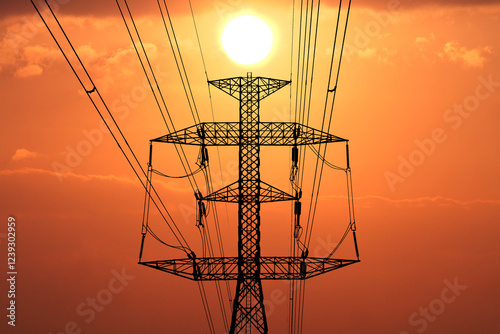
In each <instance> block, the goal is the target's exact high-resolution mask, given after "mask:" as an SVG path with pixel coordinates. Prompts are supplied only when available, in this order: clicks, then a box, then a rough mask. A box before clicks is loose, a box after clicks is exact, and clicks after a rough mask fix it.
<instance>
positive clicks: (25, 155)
mask: <svg viewBox="0 0 500 334" xmlns="http://www.w3.org/2000/svg"><path fill="white" fill-rule="evenodd" d="M36 156H38V153H36V152H31V151H28V150H27V149H25V148H20V149H18V150H16V153H14V155H13V156H12V157H11V159H12V160H13V161H19V160H24V159H29V158H35V157H36Z"/></svg>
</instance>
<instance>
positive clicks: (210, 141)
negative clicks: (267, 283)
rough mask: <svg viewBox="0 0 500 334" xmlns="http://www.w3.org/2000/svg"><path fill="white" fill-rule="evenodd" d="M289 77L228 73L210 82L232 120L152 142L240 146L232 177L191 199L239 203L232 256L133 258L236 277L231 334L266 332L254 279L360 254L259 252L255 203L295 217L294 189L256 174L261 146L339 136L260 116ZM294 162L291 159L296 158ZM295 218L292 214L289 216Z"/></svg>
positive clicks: (198, 276) (300, 273)
mask: <svg viewBox="0 0 500 334" xmlns="http://www.w3.org/2000/svg"><path fill="white" fill-rule="evenodd" d="M289 83H290V81H286V80H279V79H271V78H264V77H253V76H252V73H250V72H249V73H247V76H246V77H233V78H227V79H220V80H213V81H209V84H211V85H213V86H215V87H217V88H218V89H220V90H222V91H223V92H225V93H227V94H228V95H230V96H232V97H233V98H235V99H237V100H238V101H239V103H240V108H239V109H240V110H239V122H209V123H199V124H196V125H194V126H191V127H189V128H185V129H183V130H179V131H176V132H173V133H170V134H167V135H165V136H162V137H159V138H156V139H153V140H152V142H162V143H173V144H187V145H200V146H201V147H202V148H205V147H207V146H238V147H239V178H238V180H237V181H236V182H234V183H232V184H229V185H228V186H226V187H223V188H222V189H219V190H217V191H215V192H213V193H211V194H208V195H206V196H201V194H199V195H197V200H198V202H199V203H200V202H202V201H218V202H232V203H238V256H237V257H205V258H197V257H196V255H195V254H194V253H192V254H191V255H190V256H189V258H187V259H186V258H185V259H174V260H158V261H145V262H142V261H141V262H139V263H140V264H142V265H145V266H149V267H152V268H155V269H159V270H162V271H165V272H168V273H171V274H174V275H178V276H181V277H185V278H189V279H193V280H202V281H208V280H236V294H235V297H234V301H233V313H232V318H231V327H230V331H229V333H230V334H236V333H251V332H252V331H253V330H255V331H256V333H268V326H267V320H266V312H265V308H264V296H263V292H262V282H261V280H263V279H267V280H302V279H306V278H310V277H313V276H317V275H320V274H323V273H326V272H329V271H332V270H334V269H338V268H341V267H344V266H346V265H349V264H353V263H355V262H358V261H359V260H348V259H332V258H317V257H309V256H308V254H307V251H304V252H303V253H302V256H299V257H294V256H289V257H263V256H261V252H260V205H261V203H265V202H277V201H295V203H296V204H295V215H296V216H297V217H299V216H300V197H301V193H300V191H298V190H297V191H295V193H294V194H288V193H286V192H284V191H282V190H280V189H277V188H276V187H273V186H272V185H270V184H268V183H266V182H264V181H262V180H261V179H260V147H261V146H264V145H265V146H292V157H294V158H293V159H296V157H297V146H299V145H311V144H319V143H332V142H342V141H344V142H346V141H347V140H346V139H343V138H340V137H337V136H334V135H331V134H328V133H325V132H322V131H320V130H317V129H313V128H311V127H308V126H306V125H303V124H299V123H296V122H261V121H260V115H259V107H260V101H262V100H263V99H264V98H266V97H268V96H269V95H271V94H273V93H275V92H276V91H278V90H279V89H281V88H283V87H285V86H286V85H288V84H289ZM295 161H296V160H295ZM296 221H298V219H297V220H296Z"/></svg>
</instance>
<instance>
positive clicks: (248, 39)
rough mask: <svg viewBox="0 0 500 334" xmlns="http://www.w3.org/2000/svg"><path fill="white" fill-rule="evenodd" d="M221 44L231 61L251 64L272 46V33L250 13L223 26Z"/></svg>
mask: <svg viewBox="0 0 500 334" xmlns="http://www.w3.org/2000/svg"><path fill="white" fill-rule="evenodd" d="M222 46H223V48H224V51H226V53H227V55H228V56H229V58H231V59H232V60H233V61H235V62H237V63H239V64H242V65H251V64H255V63H258V62H259V61H261V60H263V59H264V58H265V57H266V56H267V55H268V54H269V52H270V51H271V47H272V46H273V34H272V32H271V29H269V27H268V26H267V24H266V23H265V22H264V21H262V20H261V19H259V18H257V17H255V16H251V15H244V16H239V17H237V18H234V19H233V20H231V21H230V22H229V23H228V24H227V25H226V27H225V28H224V31H223V33H222Z"/></svg>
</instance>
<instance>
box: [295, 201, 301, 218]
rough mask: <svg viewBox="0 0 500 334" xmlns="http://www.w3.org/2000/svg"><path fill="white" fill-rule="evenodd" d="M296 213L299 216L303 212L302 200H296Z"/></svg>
mask: <svg viewBox="0 0 500 334" xmlns="http://www.w3.org/2000/svg"><path fill="white" fill-rule="evenodd" d="M294 213H295V214H296V215H297V216H300V214H301V213H302V203H301V202H300V201H296V202H295V210H294Z"/></svg>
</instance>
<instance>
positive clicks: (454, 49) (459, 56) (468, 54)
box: [438, 41, 491, 68]
mask: <svg viewBox="0 0 500 334" xmlns="http://www.w3.org/2000/svg"><path fill="white" fill-rule="evenodd" d="M485 53H488V54H490V53H491V48H490V47H488V46H486V47H483V48H475V49H467V48H466V47H464V46H461V45H460V43H459V42H457V41H451V42H447V43H446V44H445V45H444V47H443V51H442V52H439V53H438V55H439V57H440V58H441V59H445V60H449V61H451V62H454V63H462V64H463V65H465V66H466V67H476V68H480V67H483V66H484V63H485V62H486V58H485V57H484V54H485Z"/></svg>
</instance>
